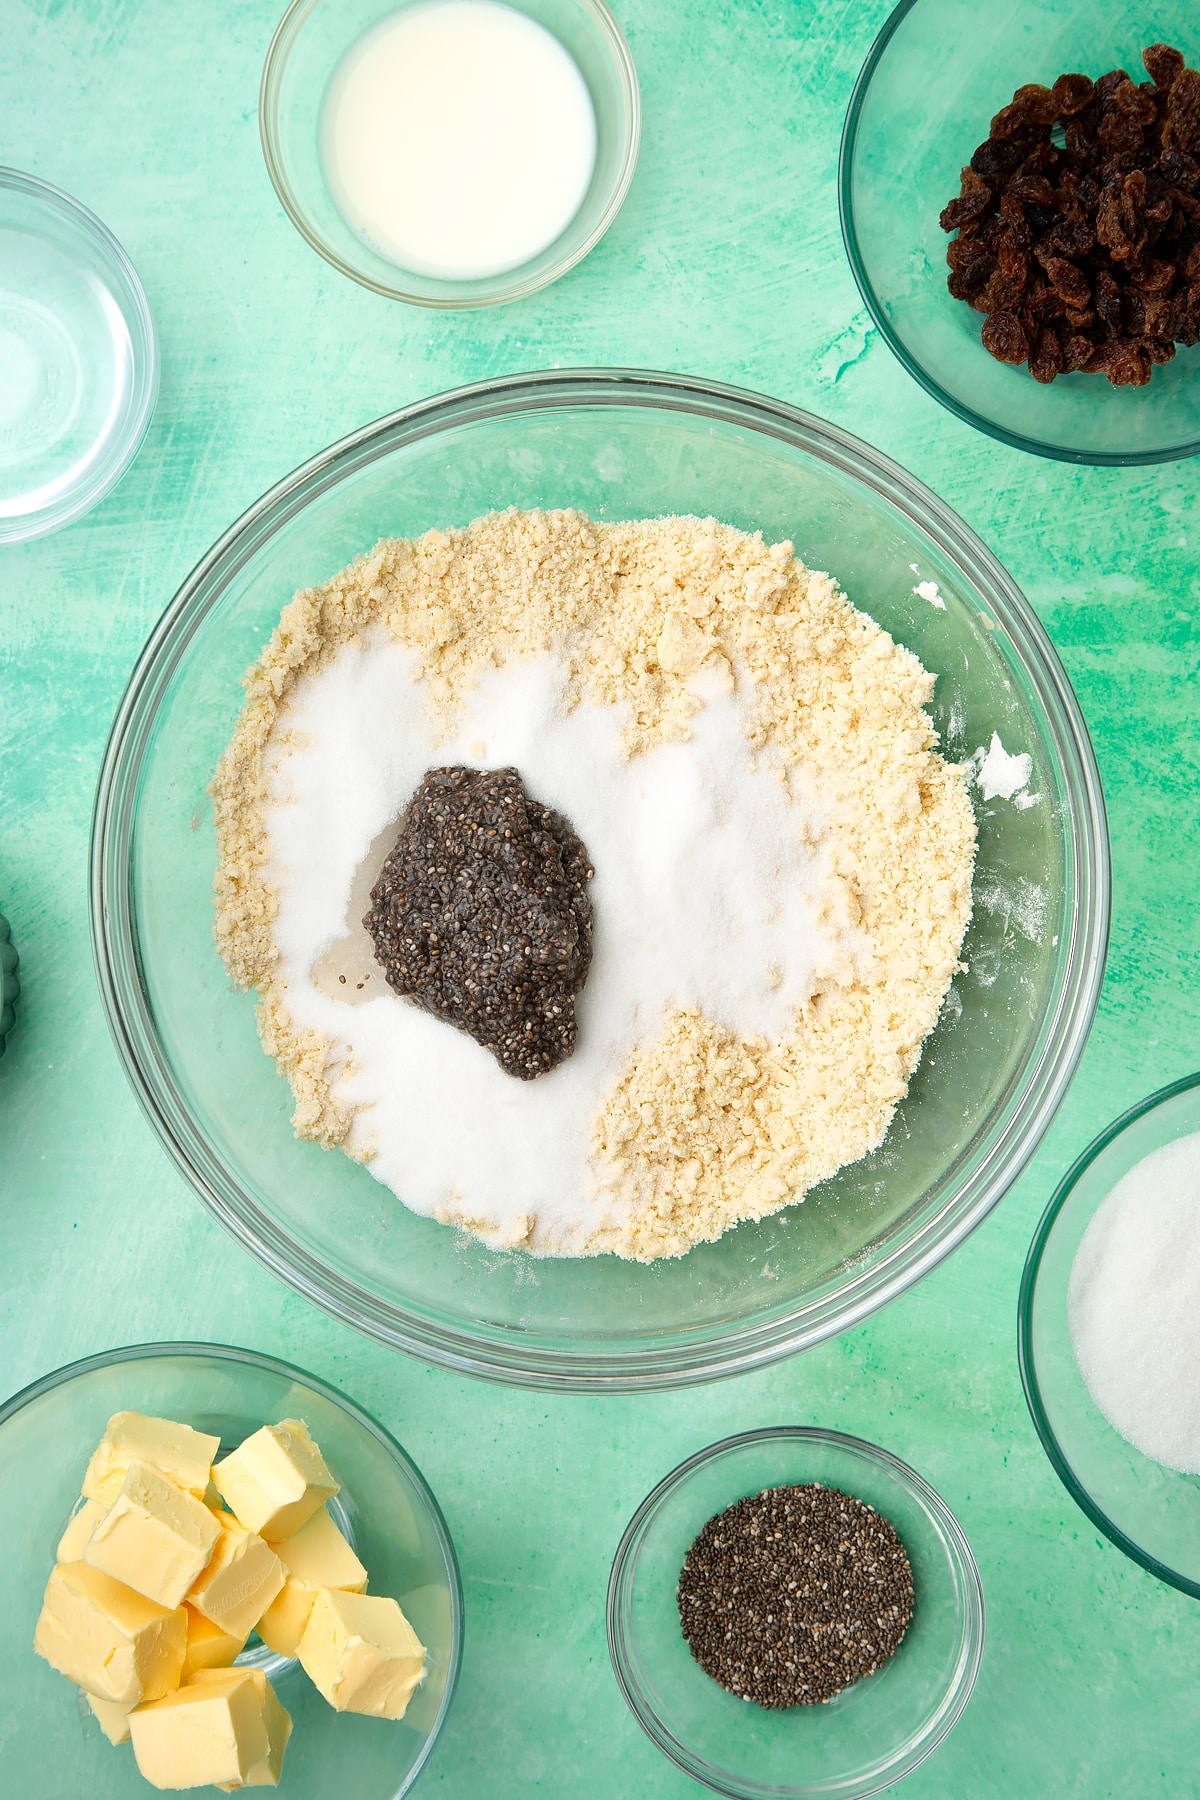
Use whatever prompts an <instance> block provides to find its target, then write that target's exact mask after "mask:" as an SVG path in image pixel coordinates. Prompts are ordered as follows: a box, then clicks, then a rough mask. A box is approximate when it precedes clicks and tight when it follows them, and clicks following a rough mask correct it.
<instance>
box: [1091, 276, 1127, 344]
mask: <svg viewBox="0 0 1200 1800" xmlns="http://www.w3.org/2000/svg"><path fill="white" fill-rule="evenodd" d="M1095 305H1096V313H1097V316H1098V318H1099V320H1100V323H1101V324H1102V325H1104V326H1106V327H1107V328H1108V330H1109V331H1110V332H1112V333H1114V334H1115V333H1116V332H1118V331H1120V329H1121V290H1120V288H1119V287H1118V286H1117V284H1116V282H1115V281H1114V279H1113V277H1112V276H1111V275H1110V274H1109V272H1108V270H1107V269H1097V271H1096V292H1095Z"/></svg>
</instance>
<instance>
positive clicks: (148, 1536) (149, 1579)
mask: <svg viewBox="0 0 1200 1800" xmlns="http://www.w3.org/2000/svg"><path fill="white" fill-rule="evenodd" d="M220 1534H221V1528H220V1526H219V1525H218V1523H217V1521H216V1518H215V1517H214V1515H213V1514H212V1513H210V1512H209V1510H208V1508H207V1506H204V1505H202V1504H201V1502H200V1501H199V1500H197V1499H196V1498H195V1497H194V1496H193V1495H192V1494H187V1493H185V1492H184V1491H183V1489H182V1488H178V1487H176V1486H175V1483H174V1482H173V1481H168V1479H167V1477H166V1476H165V1475H160V1474H159V1472H158V1470H157V1469H155V1468H154V1467H152V1465H151V1464H150V1463H141V1462H135V1463H130V1465H129V1467H128V1468H127V1469H126V1471H125V1479H124V1481H123V1482H122V1484H121V1491H120V1493H119V1494H118V1495H117V1497H116V1499H115V1500H114V1501H113V1503H112V1505H111V1506H110V1507H109V1509H108V1511H107V1512H106V1513H105V1515H104V1517H103V1518H102V1519H101V1520H100V1522H99V1524H98V1525H97V1526H96V1528H95V1530H94V1531H93V1532H92V1535H91V1538H90V1539H89V1540H88V1544H87V1547H86V1548H85V1550H84V1553H83V1559H84V1561H85V1562H87V1563H90V1564H91V1566H92V1568H93V1569H103V1571H104V1573H105V1574H106V1575H111V1576H112V1578H113V1580H114V1581H123V1582H124V1583H125V1586H126V1587H131V1588H133V1590H134V1592H135V1593H138V1594H144V1595H145V1596H146V1598H147V1600H155V1601H157V1602H158V1604H159V1606H172V1607H174V1606H178V1605H179V1604H180V1602H181V1601H182V1599H183V1596H184V1595H185V1594H186V1593H187V1591H188V1589H189V1588H190V1587H191V1585H192V1583H193V1582H194V1581H195V1579H196V1577H197V1576H198V1575H199V1574H200V1573H201V1571H202V1570H204V1569H205V1568H207V1566H208V1560H209V1558H210V1556H211V1555H212V1553H213V1546H214V1544H215V1543H216V1541H217V1539H218V1537H219V1536H220Z"/></svg>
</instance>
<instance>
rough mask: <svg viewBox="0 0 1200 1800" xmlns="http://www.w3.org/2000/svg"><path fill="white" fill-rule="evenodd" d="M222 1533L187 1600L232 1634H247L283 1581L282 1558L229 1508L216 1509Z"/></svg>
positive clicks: (245, 1636)
mask: <svg viewBox="0 0 1200 1800" xmlns="http://www.w3.org/2000/svg"><path fill="white" fill-rule="evenodd" d="M215 1518H216V1521H217V1524H218V1526H219V1528H220V1536H219V1537H218V1538H217V1541H216V1545H215V1546H214V1549H213V1553H212V1558H211V1560H210V1562H209V1564H208V1567H207V1568H206V1569H205V1571H204V1573H203V1574H202V1575H201V1576H200V1577H199V1578H198V1580H196V1581H195V1582H194V1583H193V1584H192V1586H191V1588H190V1589H189V1590H188V1596H187V1597H188V1600H189V1601H190V1602H191V1604H192V1605H193V1606H194V1607H195V1608H196V1610H197V1612H202V1613H203V1614H204V1616H205V1618H206V1619H211V1620H212V1622H213V1624H214V1625H219V1626H220V1627H221V1630H222V1631H225V1632H228V1633H229V1635H230V1637H240V1638H242V1639H243V1640H245V1639H246V1638H248V1637H249V1635H250V1633H251V1632H252V1631H253V1630H254V1627H255V1626H256V1625H257V1624H258V1621H259V1620H260V1619H261V1618H262V1616H263V1614H264V1613H265V1612H266V1610H267V1608H268V1606H270V1604H271V1602H272V1600H274V1598H275V1596H276V1594H278V1592H279V1590H280V1589H281V1588H282V1586H283V1583H284V1579H285V1578H284V1570H283V1564H282V1563H281V1562H280V1560H279V1558H278V1557H277V1556H276V1554H275V1552H274V1551H273V1550H272V1549H271V1548H270V1546H269V1545H267V1544H265V1543H264V1542H263V1540H262V1538H260V1537H258V1536H257V1535H256V1534H255V1533H254V1532H253V1531H247V1530H246V1529H245V1527H244V1526H243V1525H239V1523H238V1521H237V1520H236V1519H235V1518H233V1517H231V1515H230V1514H229V1513H217V1514H215Z"/></svg>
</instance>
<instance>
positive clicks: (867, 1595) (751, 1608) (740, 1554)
mask: <svg viewBox="0 0 1200 1800" xmlns="http://www.w3.org/2000/svg"><path fill="white" fill-rule="evenodd" d="M676 1592H677V1599H678V1601H679V1622H680V1624H681V1625H682V1627H683V1635H684V1638H685V1639H686V1640H687V1645H688V1648H689V1650H690V1651H691V1653H692V1655H693V1656H694V1657H695V1659H696V1661H697V1662H698V1663H699V1664H700V1667H701V1668H702V1669H703V1670H704V1671H705V1673H706V1674H708V1675H711V1676H712V1678H713V1680H714V1681H719V1682H720V1684H721V1686H722V1687H723V1688H727V1689H728V1690H729V1692H730V1693H731V1694H736V1695H737V1696H738V1697H739V1698H740V1699H743V1700H753V1701H755V1702H757V1704H758V1705H759V1706H767V1707H782V1706H814V1705H816V1704H818V1703H819V1702H821V1701H824V1700H832V1699H833V1696H834V1695H835V1694H838V1693H840V1692H841V1691H842V1689H843V1688H846V1687H849V1686H850V1684H851V1683H852V1682H855V1681H861V1680H862V1678H863V1676H865V1675H871V1674H873V1673H874V1672H875V1670H876V1669H878V1668H879V1667H880V1665H881V1664H883V1663H885V1662H887V1660H888V1658H889V1657H890V1656H892V1655H893V1654H894V1653H895V1650H896V1648H897V1646H898V1645H899V1643H900V1640H901V1639H902V1638H903V1636H904V1633H905V1632H906V1631H907V1629H908V1623H909V1620H910V1619H911V1618H912V1613H913V1580H912V1569H911V1567H910V1566H909V1561H908V1556H907V1555H906V1553H905V1549H904V1545H903V1544H902V1543H901V1542H900V1539H899V1537H898V1536H897V1535H896V1531H895V1528H894V1527H893V1526H892V1525H891V1524H890V1523H889V1521H888V1520H887V1519H885V1518H883V1517H882V1515H881V1514H880V1513H877V1512H876V1511H875V1510H874V1508H873V1507H870V1506H867V1505H866V1504H865V1502H864V1501H862V1500H856V1499H855V1498H854V1497H853V1496H852V1495H850V1494H843V1493H841V1492H840V1491H839V1490H838V1489H837V1488H826V1487H820V1486H819V1485H817V1484H816V1483H815V1482H806V1483H804V1484H803V1485H801V1486H797V1487H777V1488H766V1489H764V1490H763V1492H762V1493H760V1494H753V1495H750V1496H748V1497H747V1498H746V1499H744V1500H739V1501H738V1502H737V1503H736V1505H734V1506H731V1507H728V1508H727V1509H726V1511H725V1512H723V1513H718V1514H717V1515H716V1516H715V1517H714V1518H711V1519H710V1520H709V1521H708V1524H707V1525H706V1526H705V1527H704V1529H703V1531H702V1532H701V1533H700V1535H699V1537H697V1538H696V1540H695V1542H694V1543H693V1545H692V1547H691V1549H690V1550H689V1551H688V1553H687V1556H686V1557H685V1558H684V1564H683V1568H682V1570H681V1571H680V1575H679V1587H678V1589H677V1591H676Z"/></svg>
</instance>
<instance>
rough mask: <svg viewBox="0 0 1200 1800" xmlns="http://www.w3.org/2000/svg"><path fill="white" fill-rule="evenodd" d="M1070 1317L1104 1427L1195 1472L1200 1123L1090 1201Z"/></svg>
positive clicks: (1198, 1448) (1199, 1430)
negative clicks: (1093, 1209) (1105, 1194)
mask: <svg viewBox="0 0 1200 1800" xmlns="http://www.w3.org/2000/svg"><path fill="white" fill-rule="evenodd" d="M1067 1314H1068V1322H1069V1325H1070V1331H1071V1342H1072V1344H1073V1346H1074V1350H1075V1358H1076V1361H1077V1362H1078V1364H1079V1368H1080V1372H1081V1374H1082V1375H1083V1379H1084V1381H1085V1382H1086V1383H1087V1386H1088V1391H1089V1393H1090V1394H1091V1396H1092V1399H1093V1400H1094V1401H1095V1402H1096V1405H1097V1406H1098V1407H1099V1408H1100V1411H1101V1412H1102V1413H1103V1414H1104V1416H1105V1418H1106V1419H1107V1420H1108V1422H1109V1424H1110V1425H1111V1426H1112V1427H1113V1428H1114V1430H1116V1431H1119V1432H1120V1434H1121V1436H1122V1437H1123V1438H1127V1439H1128V1441H1129V1442H1130V1443H1131V1444H1133V1445H1134V1447H1135V1448H1136V1449H1138V1450H1140V1451H1141V1452H1142V1454H1143V1455H1145V1456H1149V1457H1153V1459H1154V1461H1155V1462H1160V1463H1165V1465H1166V1466H1167V1468H1168V1469H1179V1470H1181V1471H1182V1472H1183V1473H1185V1474H1188V1475H1200V1132H1193V1133H1191V1134H1190V1135H1189V1136H1187V1137H1182V1138H1176V1140H1175V1142H1174V1143H1172V1144H1164V1145H1162V1146H1161V1148H1159V1149H1158V1150H1153V1151H1151V1153H1150V1155H1149V1156H1146V1157H1143V1158H1142V1160H1141V1162H1139V1163H1135V1164H1134V1166H1133V1168H1132V1169H1130V1170H1129V1172H1128V1174H1127V1175H1124V1176H1122V1178H1121V1180H1120V1181H1118V1183H1117V1185H1116V1186H1115V1187H1114V1188H1113V1190H1112V1192H1111V1193H1110V1194H1109V1195H1108V1197H1107V1199H1105V1200H1104V1201H1103V1202H1102V1203H1101V1204H1100V1206H1099V1207H1098V1208H1097V1209H1096V1212H1095V1215H1094V1217H1093V1218H1092V1221H1091V1223H1090V1224H1089V1226H1088V1228H1087V1230H1086V1231H1085V1232H1084V1234H1083V1237H1082V1239H1081V1240H1080V1244H1079V1248H1078V1250H1077V1251H1076V1252H1075V1261H1074V1264H1073V1265H1072V1268H1071V1280H1070V1286H1069V1289H1068V1296H1067Z"/></svg>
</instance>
